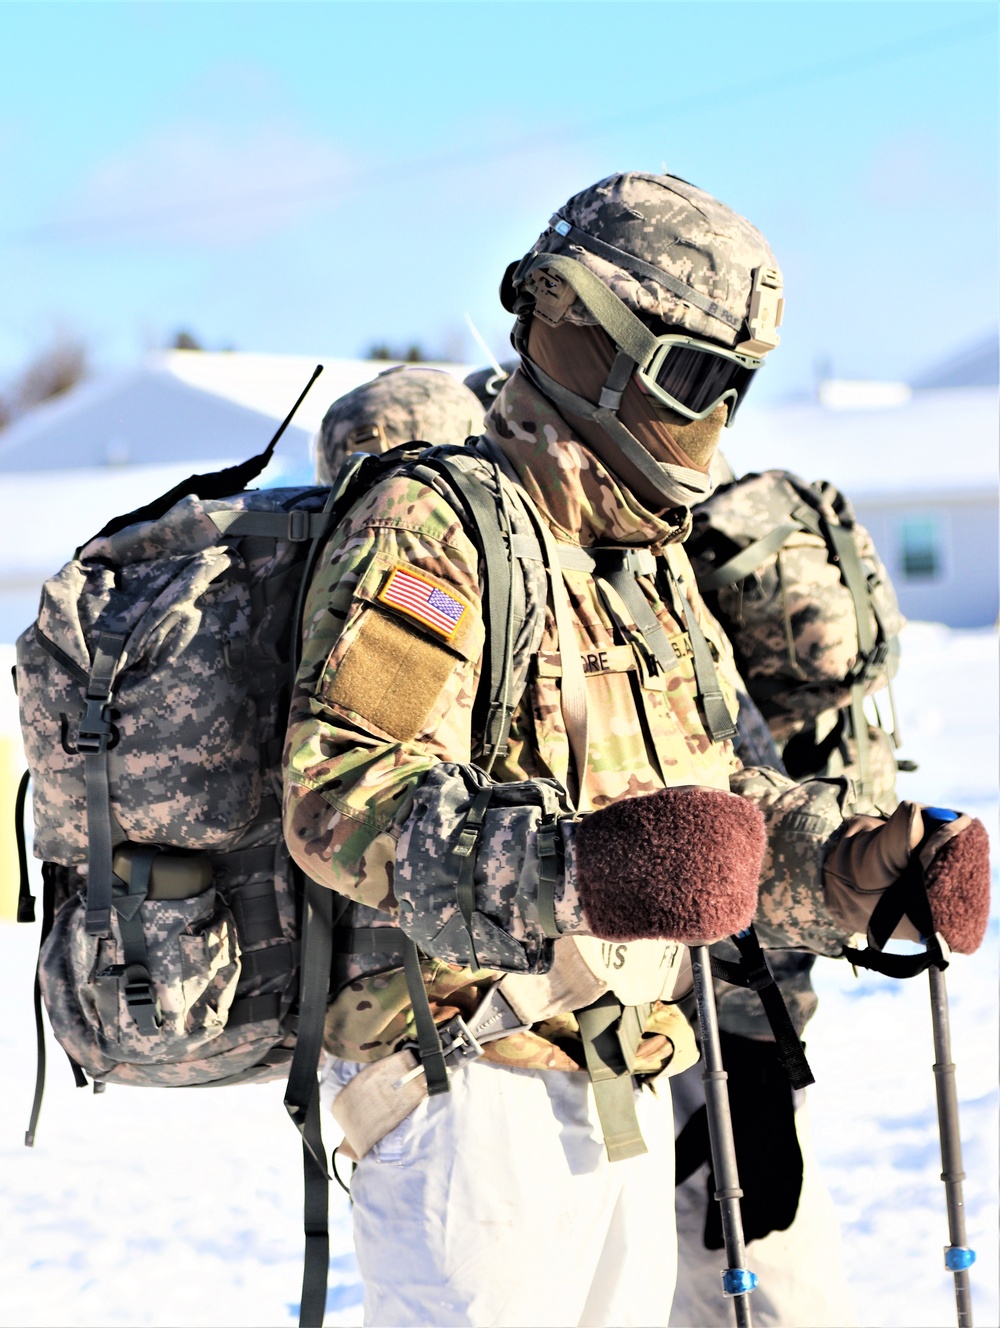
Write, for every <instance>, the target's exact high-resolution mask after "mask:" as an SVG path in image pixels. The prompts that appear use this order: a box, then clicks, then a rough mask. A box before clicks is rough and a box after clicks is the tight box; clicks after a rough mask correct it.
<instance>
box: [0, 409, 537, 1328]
mask: <svg viewBox="0 0 1000 1328" xmlns="http://www.w3.org/2000/svg"><path fill="white" fill-rule="evenodd" d="M303 395H304V394H303ZM300 400H301V398H300ZM297 404H298V403H297ZM293 413H294V411H293ZM290 418H291V415H290V416H289V419H290ZM287 422H288V421H287V420H286V422H285V423H286V424H287ZM284 427H285V426H284V425H283V426H282V429H279V431H278V433H277V434H276V435H275V437H274V439H272V441H271V443H270V444H269V446H268V448H267V449H265V451H264V452H263V453H262V454H261V455H260V456H258V457H254V458H252V459H251V460H250V461H248V462H245V463H244V464H243V465H241V466H233V467H230V468H228V469H226V470H223V471H220V472H218V473H215V474H211V475H196V476H192V477H191V478H190V479H188V480H186V481H184V482H183V483H182V484H180V485H178V486H176V487H175V488H174V489H172V490H171V491H170V492H169V493H167V494H164V495H163V496H162V497H161V498H159V499H157V500H156V501H155V502H153V503H150V504H148V505H147V506H146V507H143V508H140V509H137V510H136V511H133V512H130V513H128V514H127V515H125V516H121V517H117V518H115V519H114V520H113V521H111V522H109V523H108V524H107V525H106V526H105V527H104V529H103V530H102V531H101V532H100V533H99V534H97V535H96V536H95V537H94V538H93V539H91V540H89V541H88V542H87V543H86V544H84V545H83V546H82V547H81V548H80V549H78V550H77V553H76V556H75V557H74V558H73V559H72V560H71V561H70V562H69V563H67V564H66V566H65V567H63V568H62V570H61V571H60V572H58V573H57V574H56V575H55V576H54V577H52V578H50V579H49V580H48V581H47V582H46V583H45V585H44V587H43V589H42V595H41V602H40V607H39V613H38V617H37V619H36V621H35V622H34V623H32V625H31V626H30V627H29V628H28V629H27V630H26V631H25V632H24V633H22V635H21V637H20V638H19V640H18V642H17V665H16V669H15V685H16V687H17V691H18V700H19V707H20V712H21V728H22V733H23V739H24V746H25V753H26V756H27V760H28V766H29V774H30V784H31V788H32V793H33V799H32V801H33V810H34V851H35V855H36V856H37V857H40V858H42V859H43V868H42V880H43V899H42V911H43V916H42V934H41V946H40V951H39V959H38V969H37V978H38V982H37V986H36V1002H35V1013H36V1021H37V1023H38V1045H39V1072H38V1076H37V1079H36V1092H35V1100H34V1103H33V1106H32V1112H31V1121H30V1124H29V1129H28V1132H27V1135H26V1142H27V1143H29V1144H30V1143H32V1142H33V1140H34V1134H35V1129H36V1126H37V1121H38V1114H39V1109H40V1105H41V1096H42V1087H43V1084H44V1050H43V1049H44V1042H43V1037H42V1027H41V1005H42V1002H43V1001H44V1005H45V1008H46V1010H47V1012H48V1015H49V1021H50V1024H51V1026H52V1030H53V1032H54V1033H55V1036H56V1038H57V1040H58V1041H59V1043H60V1044H61V1046H62V1048H63V1049H64V1051H65V1052H66V1053H67V1055H68V1057H69V1059H70V1063H71V1065H72V1068H73V1073H74V1075H75V1077H76V1080H77V1083H78V1084H79V1085H81V1086H83V1085H85V1084H86V1081H87V1080H86V1076H87V1075H89V1076H90V1077H91V1079H92V1080H93V1083H94V1088H95V1091H97V1090H101V1089H103V1088H104V1086H105V1085H106V1084H107V1083H119V1084H132V1085H140V1086H143V1085H145V1086H156V1085H159V1086H167V1087H184V1086H194V1085H210V1084H211V1085H221V1084H233V1083H239V1082H248V1081H261V1080H266V1079H273V1078H276V1077H285V1076H287V1078H288V1087H287V1090H286V1095H285V1105H286V1107H287V1109H288V1111H289V1114H290V1115H291V1117H292V1119H293V1121H294V1122H295V1123H296V1125H297V1126H298V1128H299V1129H300V1131H301V1132H302V1135H303V1141H304V1157H305V1168H306V1188H307V1241H306V1248H307V1259H306V1273H305V1277H304V1285H303V1300H302V1320H301V1321H302V1322H303V1323H316V1324H318V1323H321V1322H322V1314H323V1306H324V1304H325V1286H326V1266H327V1260H326V1254H325V1250H326V1247H327V1242H326V1236H325V1234H324V1233H325V1219H324V1221H322V1222H321V1221H320V1220H319V1218H318V1217H317V1216H316V1214H317V1213H318V1212H319V1210H320V1208H322V1211H323V1212H324V1213H325V1199H321V1197H320V1196H321V1195H323V1194H325V1185H326V1179H327V1161H326V1157H325V1154H324V1152H323V1146H322V1139H321V1134H320V1127H319V1102H318V1089H317V1081H316V1066H317V1062H318V1059H319V1055H320V1050H321V1042H322V1033H323V1023H324V1018H325V1014H326V1008H327V1000H328V993H329V991H330V986H331V980H332V971H331V970H332V968H333V966H334V959H333V955H332V953H331V951H332V946H333V936H332V933H333V928H334V925H335V923H336V922H337V920H338V915H339V912H340V911H342V908H343V907H345V906H346V903H347V901H346V900H344V901H340V900H339V898H338V897H335V896H334V895H333V893H332V892H331V891H329V890H327V889H324V888H323V887H321V886H319V885H317V884H316V883H315V882H312V881H310V880H308V879H307V878H304V877H303V874H302V873H301V872H300V871H299V869H298V868H297V867H296V866H295V864H294V863H293V862H292V861H291V859H290V857H289V854H288V850H287V848H286V846H285V843H284V838H283V834H282V813H281V756H282V746H283V739H284V732H285V726H286V722H287V715H288V705H289V700H290V695H291V687H292V683H293V680H294V674H295V668H296V657H297V649H298V633H299V620H300V616H301V602H302V597H303V592H304V589H305V586H306V584H307V582H308V577H309V573H310V569H311V567H312V564H313V561H314V558H315V556H316V555H317V554H318V553H319V551H320V548H321V547H322V544H323V542H324V540H325V537H326V536H327V535H328V534H329V532H330V531H331V530H332V529H333V527H334V526H335V525H336V523H337V522H338V521H339V520H340V519H341V517H342V516H343V515H344V514H345V513H346V511H347V510H348V509H349V508H350V506H351V505H352V504H353V502H354V501H355V500H356V498H357V497H359V496H360V495H361V494H362V493H363V492H365V491H366V490H367V489H368V488H370V487H371V485H372V484H373V483H375V482H377V480H378V478H379V477H380V476H381V475H384V474H386V473H388V472H389V471H391V470H393V469H394V468H397V467H398V466H399V465H400V464H401V463H407V462H411V461H413V460H415V459H418V458H419V459H420V461H421V464H422V466H423V467H424V468H425V470H426V471H429V472H433V473H434V474H435V476H436V477H437V478H440V479H442V480H443V481H444V482H445V483H446V484H449V485H450V487H451V490H453V491H454V504H455V507H456V511H460V512H464V519H465V523H466V526H467V528H468V529H469V531H470V534H471V535H472V537H473V538H474V539H475V540H476V541H477V543H478V544H479V547H480V551H481V553H482V556H483V559H484V565H485V566H486V568H487V580H488V581H490V582H491V590H490V594H491V602H490V603H491V610H492V612H491V614H490V617H491V618H492V619H493V620H494V621H497V622H501V623H507V622H509V620H510V618H511V597H512V596H513V595H514V580H513V579H512V573H511V563H510V559H509V556H508V554H507V552H506V549H505V548H504V547H503V544H502V525H501V518H500V516H499V515H498V513H497V511H496V505H495V504H494V503H493V501H492V499H491V497H490V495H489V494H488V493H486V491H482V492H480V486H478V485H477V483H476V481H475V479H474V477H472V476H468V475H463V474H462V473H460V472H459V471H458V470H457V469H456V468H453V467H450V466H449V462H448V460H447V453H448V452H449V451H452V452H453V451H455V450H456V449H428V448H427V445H426V444H423V443H417V444H414V445H412V446H411V447H409V448H406V447H404V448H397V449H395V450H394V452H392V453H388V454H385V455H384V456H373V457H366V456H363V455H358V456H354V457H351V458H349V459H348V462H347V463H346V464H345V467H344V470H343V471H342V474H341V476H340V477H338V482H337V484H335V485H334V487H333V488H332V489H330V488H326V487H316V486H313V487H307V488H296V489H264V490H248V489H246V487H245V486H246V485H247V484H249V483H250V482H251V481H252V480H253V479H254V478H255V477H256V476H257V475H258V474H259V473H260V472H261V471H262V470H263V468H264V466H265V465H266V464H267V462H268V460H269V459H270V456H271V453H272V451H273V448H274V446H275V443H276V442H277V440H278V438H279V437H280V435H281V432H282V431H283V429H284ZM498 557H500V558H501V560H502V566H499V565H498V562H497V559H498ZM491 567H493V568H494V572H493V574H492V575H490V572H489V569H490V568H491ZM520 602H521V603H523V588H522V594H521V596H520ZM499 635H500V641H499V643H497V642H494V645H493V648H492V649H491V648H490V644H489V640H488V641H487V659H488V660H489V665H488V667H486V668H484V670H483V677H482V687H481V691H482V693H483V697H482V706H481V709H482V712H483V722H482V729H483V736H484V741H485V742H487V743H489V742H493V743H498V742H503V741H504V740H505V737H506V726H507V725H508V724H509V718H510V710H511V697H510V691H511V678H510V661H509V651H508V650H506V648H505V646H506V642H505V640H504V633H503V632H501V633H500V634H499ZM28 781H29V776H28V775H26V776H25V779H24V780H23V781H22V784H21V789H20V792H19V797H18V804H19V806H18V821H19V850H20V859H21V888H20V896H19V900H18V920H19V921H22V922H32V921H34V914H35V909H34V904H35V901H34V899H33V897H32V896H31V894H30V890H29V884H28V874H27V861H26V853H25V835H24V830H23V824H22V822H23V816H24V810H25V800H26V794H27V789H28ZM310 1214H311V1215H310Z"/></svg>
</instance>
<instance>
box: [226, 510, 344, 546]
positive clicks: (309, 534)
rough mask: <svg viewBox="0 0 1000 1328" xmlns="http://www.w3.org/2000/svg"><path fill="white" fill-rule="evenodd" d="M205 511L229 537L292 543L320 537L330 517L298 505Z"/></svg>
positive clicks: (326, 528)
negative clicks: (263, 509)
mask: <svg viewBox="0 0 1000 1328" xmlns="http://www.w3.org/2000/svg"><path fill="white" fill-rule="evenodd" d="M208 515H209V519H210V521H211V522H212V524H213V525H214V526H215V528H216V530H218V532H219V534H220V535H225V536H227V537H230V538H231V537H233V536H236V535H239V536H241V537H245V536H249V535H253V536H259V537H263V538H265V539H275V540H291V541H293V542H295V543H298V542H300V541H303V542H304V541H305V540H314V539H321V538H322V537H323V536H324V535H325V534H326V533H327V531H328V530H329V529H330V525H331V523H332V520H333V514H332V513H330V512H305V511H303V510H302V509H300V508H293V509H292V511H291V512H254V511H249V512H239V511H234V510H232V509H230V510H223V511H219V512H210V513H209V514H208Z"/></svg>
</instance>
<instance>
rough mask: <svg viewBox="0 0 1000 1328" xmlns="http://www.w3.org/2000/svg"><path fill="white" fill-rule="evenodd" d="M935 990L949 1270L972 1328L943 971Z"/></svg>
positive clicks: (933, 972) (934, 971)
mask: <svg viewBox="0 0 1000 1328" xmlns="http://www.w3.org/2000/svg"><path fill="white" fill-rule="evenodd" d="M927 975H928V978H929V980H930V990H931V1025H932V1027H933V1030H934V1087H935V1089H936V1090H937V1110H938V1132H939V1134H940V1136H941V1179H942V1180H943V1181H944V1187H945V1199H946V1202H947V1205H948V1241H949V1245H948V1248H947V1249H946V1250H945V1254H944V1262H945V1267H946V1268H947V1269H948V1271H949V1272H950V1273H952V1274H953V1275H954V1278H955V1307H956V1309H957V1311H958V1328H972V1294H971V1291H970V1288H969V1272H968V1269H969V1266H970V1265H971V1264H972V1263H973V1262H974V1261H975V1257H976V1255H975V1251H974V1250H971V1249H969V1247H968V1245H967V1244H966V1236H965V1204H964V1201H963V1198H962V1181H963V1180H964V1179H965V1172H964V1171H963V1170H962V1136H961V1133H960V1131H959V1124H958V1094H957V1092H956V1091H955V1066H954V1064H953V1062H952V1059H951V1030H950V1027H949V1022H948V989H947V987H946V985H945V980H944V973H943V972H942V971H941V969H939V968H935V967H933V966H932V967H931V968H929V969H928V970H927Z"/></svg>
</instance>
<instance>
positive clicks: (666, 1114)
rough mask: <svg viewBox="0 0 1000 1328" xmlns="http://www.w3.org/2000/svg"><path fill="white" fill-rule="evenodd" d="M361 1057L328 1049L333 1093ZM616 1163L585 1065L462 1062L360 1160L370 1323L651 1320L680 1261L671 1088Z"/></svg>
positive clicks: (358, 1205)
mask: <svg viewBox="0 0 1000 1328" xmlns="http://www.w3.org/2000/svg"><path fill="white" fill-rule="evenodd" d="M359 1068H360V1067H359V1066H357V1065H354V1064H352V1063H350V1062H346V1061H332V1062H331V1063H330V1065H329V1066H328V1068H327V1071H326V1075H325V1092H324V1097H325V1098H327V1099H329V1097H330V1096H331V1095H332V1094H335V1093H336V1091H337V1090H338V1088H340V1087H343V1085H344V1084H346V1083H347V1082H348V1080H349V1079H350V1078H352V1077H353V1075H354V1074H355V1073H357V1070H358V1069H359ZM636 1109H637V1111H638V1116H639V1124H640V1126H641V1128H642V1133H643V1137H644V1139H645V1141H646V1143H647V1145H648V1147H649V1152H648V1153H647V1154H646V1155H644V1156H642V1157H636V1158H631V1159H629V1160H628V1161H625V1162H616V1163H614V1164H611V1163H609V1162H608V1160H607V1156H606V1154H605V1150H604V1140H603V1137H602V1135H601V1128H600V1125H599V1123H598V1120H597V1112H596V1110H595V1107H594V1095H593V1090H592V1088H591V1086H590V1081H589V1079H588V1078H587V1076H586V1074H583V1073H575V1074H574V1073H572V1072H570V1071H562V1070H514V1069H508V1068H506V1067H501V1066H496V1065H491V1064H484V1063H482V1062H479V1063H474V1064H471V1065H467V1066H465V1067H463V1068H460V1069H457V1070H454V1071H453V1072H452V1074H451V1092H450V1093H448V1094H447V1095H441V1096H439V1097H433V1098H426V1099H425V1100H424V1101H423V1102H422V1103H421V1104H420V1106H419V1107H418V1108H417V1110H416V1111H415V1112H414V1113H413V1114H412V1115H411V1116H409V1117H408V1118H407V1119H406V1120H405V1121H403V1123H402V1124H401V1125H400V1126H398V1127H397V1128H396V1129H395V1130H393V1131H392V1132H391V1133H390V1134H388V1135H386V1136H385V1138H384V1139H383V1140H382V1141H381V1142H380V1143H379V1144H377V1145H376V1146H375V1148H374V1149H373V1150H372V1151H371V1152H370V1153H369V1154H368V1155H367V1156H366V1157H364V1158H363V1159H362V1160H361V1162H360V1163H359V1164H358V1167H357V1169H356V1171H355V1173H354V1179H353V1182H352V1185H351V1195H352V1198H353V1200H354V1242H355V1249H356V1252H357V1258H358V1265H359V1267H360V1270H361V1277H362V1280H363V1282H364V1286H365V1324H366V1325H377V1326H378V1328H390V1326H391V1328H409V1326H410V1325H413V1326H414V1328H439V1326H440V1328H444V1326H445V1325H459V1324H462V1325H475V1326H476V1328H479V1326H480V1325H482V1326H483V1328H485V1326H486V1325H498V1328H501V1326H502V1328H520V1326H521V1325H523V1326H524V1328H576V1326H577V1325H586V1326H587V1328H605V1326H606V1328H611V1326H612V1325H613V1326H614V1328H633V1326H634V1328H654V1325H655V1326H661V1325H666V1323H667V1316H668V1314H669V1312H670V1301H671V1297H672V1295H673V1289H674V1277H675V1273H676V1253H675V1239H674V1133H673V1112H672V1106H671V1099H670V1090H669V1088H668V1086H667V1085H666V1083H665V1082H664V1084H663V1085H662V1087H661V1088H660V1091H659V1093H654V1092H653V1091H652V1090H650V1089H645V1090H643V1091H642V1092H640V1093H637V1094H636Z"/></svg>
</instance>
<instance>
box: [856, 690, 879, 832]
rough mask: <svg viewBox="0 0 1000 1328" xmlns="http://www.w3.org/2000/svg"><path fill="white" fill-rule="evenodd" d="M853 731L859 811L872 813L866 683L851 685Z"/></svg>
mask: <svg viewBox="0 0 1000 1328" xmlns="http://www.w3.org/2000/svg"><path fill="white" fill-rule="evenodd" d="M851 729H852V731H853V733H854V742H855V744H856V746H857V752H858V781H857V786H858V797H857V810H858V811H859V812H870V811H872V810H874V807H875V781H874V779H873V777H872V745H871V735H870V734H869V732H868V716H867V715H866V714H865V688H864V683H861V682H856V683H853V684H852V685H851Z"/></svg>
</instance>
